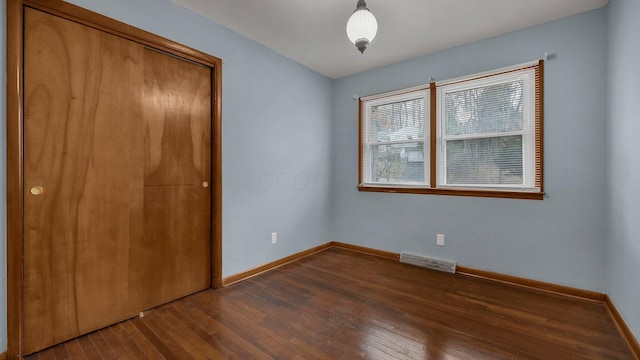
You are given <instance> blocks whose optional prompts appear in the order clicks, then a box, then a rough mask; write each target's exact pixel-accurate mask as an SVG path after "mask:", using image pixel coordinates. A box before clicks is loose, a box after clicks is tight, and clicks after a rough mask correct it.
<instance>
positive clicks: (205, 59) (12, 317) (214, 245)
mask: <svg viewBox="0 0 640 360" xmlns="http://www.w3.org/2000/svg"><path fill="white" fill-rule="evenodd" d="M26 7H29V8H33V9H37V10H40V11H43V12H46V13H49V14H51V15H55V16H58V17H61V18H64V19H68V20H71V21H75V22H77V23H80V24H83V25H85V26H88V27H91V28H94V29H97V30H100V31H104V32H106V33H109V34H112V35H115V36H118V37H120V38H123V39H127V40H130V41H133V42H136V43H139V44H142V45H144V46H146V47H149V48H152V49H156V50H159V51H162V52H165V53H168V54H171V55H173V56H176V57H179V58H183V59H186V60H189V61H191V62H194V63H197V64H201V65H203V66H207V67H209V68H211V77H212V78H211V87H212V89H211V96H212V99H211V106H212V109H211V152H212V154H211V186H212V189H211V207H212V211H211V250H212V259H211V264H212V266H211V287H212V288H221V287H222V118H221V114H222V99H221V94H222V60H221V59H219V58H217V57H214V56H211V55H208V54H205V53H203V52H200V51H198V50H195V49H192V48H189V47H187V46H184V45H181V44H178V43H175V42H173V41H171V40H168V39H165V38H162V37H160V36H157V35H154V34H151V33H149V32H146V31H144V30H140V29H137V28H134V27H132V26H130V25H127V24H125V23H122V22H119V21H116V20H113V19H110V18H108V17H105V16H102V15H100V14H97V13H94V12H91V11H89V10H86V9H83V8H81V7H78V6H75V5H72V4H69V3H66V2H63V1H60V0H7V89H6V90H7V125H6V126H7V127H6V131H7V135H6V136H7V139H6V140H7V159H6V160H7V168H6V171H7V185H6V186H7V189H6V190H7V335H8V349H7V355H8V358H9V359H19V358H21V357H22V355H23V353H22V336H23V321H22V315H23V310H24V309H23V293H22V288H23V275H24V272H23V255H24V253H23V246H24V218H23V215H24V204H23V194H24V185H23V165H24V164H23V155H24V142H23V136H24V133H23V128H24V117H23V115H24V113H23V105H24V103H23V94H24V89H23V83H22V79H23V75H24V74H23V35H24V33H23V32H24V9H25V8H26Z"/></svg>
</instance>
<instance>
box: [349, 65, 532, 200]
mask: <svg viewBox="0 0 640 360" xmlns="http://www.w3.org/2000/svg"><path fill="white" fill-rule="evenodd" d="M542 71H543V62H542V61H540V62H535V63H531V64H525V65H520V66H518V67H514V68H508V69H501V70H497V71H494V72H491V73H484V74H479V75H473V76H469V77H466V78H460V79H454V80H448V81H442V82H437V83H431V84H429V85H425V86H421V87H415V88H411V89H405V90H400V91H395V92H392V93H385V94H380V95H374V96H370V97H366V98H361V99H360V123H361V124H360V139H361V141H360V184H359V189H360V190H361V191H385V192H407V193H427V194H443V195H466V196H488V197H511V198H526V199H542V197H543V195H544V192H543V187H542V160H543V159H542V111H543V109H542V107H543V104H542V101H543V98H542Z"/></svg>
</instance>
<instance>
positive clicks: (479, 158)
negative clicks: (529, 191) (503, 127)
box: [446, 135, 523, 185]
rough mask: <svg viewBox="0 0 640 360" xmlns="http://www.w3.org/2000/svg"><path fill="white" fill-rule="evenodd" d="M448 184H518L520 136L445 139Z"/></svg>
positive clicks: (520, 176) (520, 164)
mask: <svg viewBox="0 0 640 360" xmlns="http://www.w3.org/2000/svg"><path fill="white" fill-rule="evenodd" d="M446 150H447V170H446V171H447V184H448V185H522V181H523V178H522V136H520V135H517V136H502V137H494V138H484V139H470V140H450V141H447V142H446Z"/></svg>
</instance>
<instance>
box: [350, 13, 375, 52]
mask: <svg viewBox="0 0 640 360" xmlns="http://www.w3.org/2000/svg"><path fill="white" fill-rule="evenodd" d="M377 32H378V22H377V21H376V17H375V16H373V14H372V13H371V12H370V11H369V10H368V9H358V10H356V11H355V12H354V13H353V14H352V15H351V17H350V18H349V21H348V22H347V36H348V37H349V40H351V42H352V43H354V44H356V43H357V42H358V41H361V40H366V42H367V43H370V42H371V41H372V40H373V38H375V37H376V33H377Z"/></svg>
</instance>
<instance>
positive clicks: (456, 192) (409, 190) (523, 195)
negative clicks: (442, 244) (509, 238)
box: [358, 185, 545, 200]
mask: <svg viewBox="0 0 640 360" xmlns="http://www.w3.org/2000/svg"><path fill="white" fill-rule="evenodd" d="M358 191H364V192H387V193H400V194H428V195H449V196H472V197H488V198H503V199H524V200H542V199H543V198H544V195H545V193H544V192H525V191H502V190H473V189H433V188H417V187H389V186H370V185H360V186H358Z"/></svg>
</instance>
